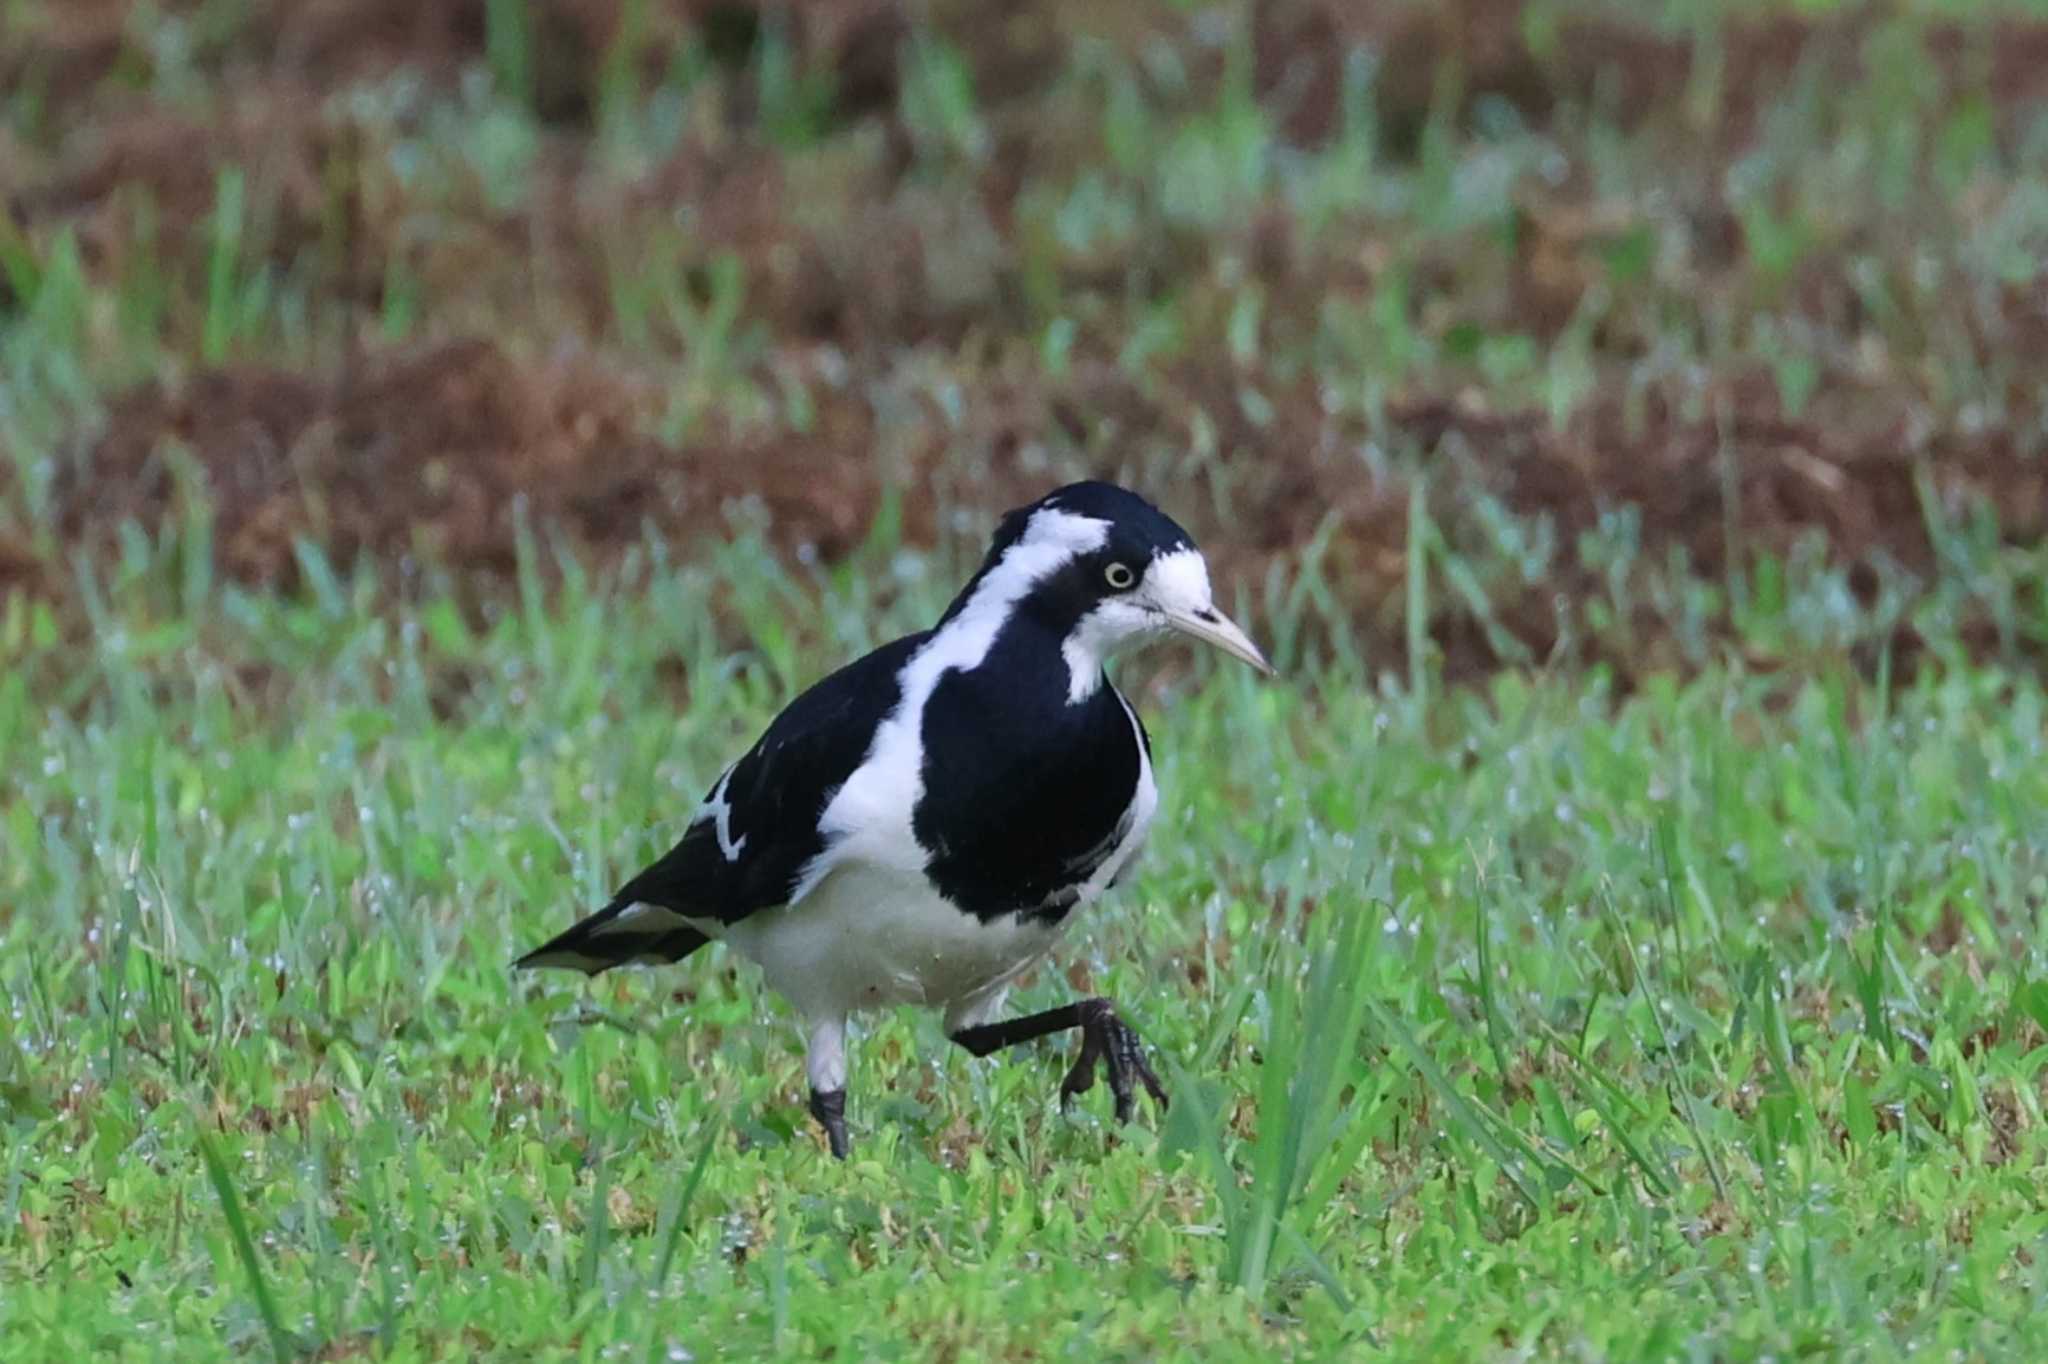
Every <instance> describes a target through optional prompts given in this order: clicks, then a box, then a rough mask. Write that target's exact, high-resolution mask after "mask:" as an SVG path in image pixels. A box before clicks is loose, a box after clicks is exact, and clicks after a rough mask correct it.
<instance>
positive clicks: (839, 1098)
mask: <svg viewBox="0 0 2048 1364" xmlns="http://www.w3.org/2000/svg"><path fill="white" fill-rule="evenodd" d="M811 1116H812V1117H814V1118H816V1119H817V1120H818V1125H819V1126H821V1127H823V1128H824V1129H825V1140H826V1141H828V1142H830V1143H831V1145H832V1155H833V1157H834V1158H835V1159H838V1160H845V1159H846V1152H847V1145H846V1091H845V1090H843V1089H814V1090H812V1091H811Z"/></svg>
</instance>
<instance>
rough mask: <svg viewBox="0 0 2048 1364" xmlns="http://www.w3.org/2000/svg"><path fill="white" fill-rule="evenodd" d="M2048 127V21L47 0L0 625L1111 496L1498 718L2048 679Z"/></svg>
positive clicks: (2, 55)
mask: <svg viewBox="0 0 2048 1364" xmlns="http://www.w3.org/2000/svg"><path fill="white" fill-rule="evenodd" d="M2044 95H2048V20H2043V19H2041V18H2038V17H2032V16H2030V15H2029V14H2028V13H2027V11H2026V7H2024V6H2018V5H2014V6H1981V7H1978V6H1964V5H1959V4H1941V3H1926V4H1898V5H1884V6H1859V5H1849V4H1831V3H1827V2H1826V0H1785V2H1784V3H1773V2H1772V0H1662V2H1661V3H1651V4H1613V5H1605V4H1591V3H1578V4H1567V3H1560V2H1559V0H1529V2H1528V3H1514V2H1513V0H1458V2H1457V3H1443V4H1423V3H1402V2H1400V0H1387V2H1385V3H1367V0H1273V3H1267V4H1258V5H1245V4H1230V3H1222V4H1191V3H1172V2H1170V0H1157V2H1152V0H1091V2H1089V3H1077V2H1072V0H1044V2H1043V3H1031V4H1015V5H999V6H991V5H987V4H981V3H970V2H969V0H813V2H812V3H803V4H797V3H784V4H776V3H766V2H765V0H289V2H288V0H189V2H188V0H164V2H163V3H116V2H113V0H6V3H4V4H0V450H4V454H0V588H5V589H7V590H9V591H14V590H24V591H26V592H27V593H28V594H29V595H30V596H31V597H32V598H48V599H53V600H62V599H64V598H66V597H67V596H68V595H70V594H72V593H73V592H74V591H75V590H76V584H75V579H76V564H77V562H78V556H79V554H80V552H81V551H83V552H85V553H86V554H87V555H88V556H90V557H94V558H95V559H96V560H97V561H100V562H106V563H111V564H115V565H119V564H121V563H124V562H125V563H128V564H129V565H130V567H131V568H132V569H134V570H135V571H145V569H144V568H143V567H141V566H142V565H145V564H146V563H147V562H148V561H149V555H148V554H147V553H144V552H143V551H142V550H140V549H138V548H137V545H138V544H140V543H141V542H142V541H148V542H149V543H151V544H155V543H158V542H159V539H160V537H162V536H164V535H167V534H176V533H178V528H179V527H189V526H191V525H193V524H195V522H196V521H200V520H203V521H204V522H205V527H206V533H207V535H208V537H209V538H208V542H207V543H208V548H207V552H208V553H209V554H211V555H212V556H213V558H214V559H215V560H216V561H217V564H218V566H219V570H220V571H221V572H222V573H223V574H225V575H227V576H229V577H231V578H233V579H237V580H240V581H242V582H245V583H275V584H279V585H282V586H286V587H291V586H293V585H294V584H295V583H296V581H297V580H298V578H299V577H300V575H301V573H302V571H303V564H302V557H301V555H300V553H298V552H297V551H295V548H294V546H295V544H297V543H299V542H300V541H302V540H303V541H305V542H308V543H311V544H313V545H316V546H318V547H320V548H321V549H322V550H323V551H324V553H325V554H326V555H327V556H329V557H330V558H331V559H332V560H333V561H334V562H335V563H337V564H339V565H342V566H343V567H344V568H346V567H347V566H350V565H354V564H357V563H359V562H363V561H365V560H367V562H370V563H372V564H382V565H386V566H388V567H389V569H390V570H391V573H390V575H387V578H386V581H387V583H394V584H403V583H404V582H406V581H409V580H410V579H411V578H412V577H414V576H416V575H420V574H426V575H429V576H431V577H435V578H436V580H437V581H441V582H446V581H448V580H450V579H452V580H455V581H459V582H461V583H464V584H471V583H476V584H482V585H485V586H486V587H487V586H488V584H489V583H490V582H491V581H492V580H493V579H494V578H496V577H498V576H501V575H503V574H505V573H507V572H508V571H509V570H510V568H511V566H512V562H513V553H512V544H513V533H512V532H513V524H514V521H515V519H516V517H517V515H519V514H525V515H528V516H530V517H531V518H532V521H533V522H534V523H535V524H536V525H544V526H547V527H552V528H553V529H554V530H555V531H556V532H558V533H559V534H560V535H562V536H563V537H564V538H565V540H566V541H567V542H568V543H570V544H571V545H573V546H575V547H576V548H577V549H578V550H579V551H580V552H581V554H582V555H584V556H585V561H586V562H589V563H593V564H596V565H599V566H602V565H605V564H609V563H613V562H616V560H617V557H618V555H619V554H620V553H621V552H622V551H623V550H624V549H625V547H627V546H629V545H633V544H636V543H641V542H643V541H645V540H646V539H647V538H648V537H649V536H650V535H651V536H653V537H657V538H658V539H659V540H661V541H662V542H664V543H666V544H667V545H669V546H670V547H671V548H672V549H673V550H674V551H675V552H676V553H678V554H681V555H688V554H690V553H691V552H692V547H693V546H697V545H699V544H700V543H701V542H702V541H703V538H704V537H716V538H721V539H722V538H724V537H726V536H728V535H730V534H731V533H732V532H733V529H734V527H735V525H736V524H744V525H751V526H754V527H757V528H759V529H760V530H761V531H762V532H763V533H764V534H765V535H766V537H767V542H768V543H770V544H772V545H773V546H774V547H775V548H776V549H777V550H779V551H781V552H783V553H785V554H787V555H791V556H795V557H797V558H799V559H804V560H812V559H820V560H824V561H833V560H837V559H839V558H840V557H841V556H844V555H846V554H848V553H849V552H850V551H852V550H853V549H854V548H855V547H856V546H858V545H861V544H863V543H866V542H867V541H868V540H869V537H870V536H871V533H874V532H875V528H876V527H877V525H878V523H879V525H880V526H881V527H882V528H883V533H885V534H886V535H887V536H888V537H892V538H894V539H899V540H900V541H901V542H903V543H907V544H913V545H921V544H931V543H936V542H941V541H944V540H946V539H947V538H948V537H949V536H960V537H966V536H970V535H972V534H975V533H978V530H979V528H981V527H983V526H985V525H986V524H987V521H988V518H989V517H990V516H992V515H993V514H994V513H995V512H996V511H999V510H1000V509H1002V508H1003V507H1006V506H1008V505H1012V504H1015V503H1017V502H1020V501H1022V500H1025V499H1028V498H1030V497H1033V496H1035V495H1037V494H1038V493H1039V492H1041V491H1043V490H1044V489H1045V488H1046V487H1048V486H1050V485H1051V484H1053V483H1054V482H1056V481H1059V480H1062V479H1065V478H1069V477H1073V476H1078V475H1084V474H1087V475H1098V476H1108V477H1117V478H1122V479H1126V480H1128V481H1130V482H1132V483H1133V484H1135V485H1136V486H1138V487H1139V488H1141V489H1143V490H1145V491H1147V492H1149V493H1152V494H1154V495H1155V496H1157V497H1160V498H1162V499H1163V500H1165V501H1167V502H1168V503H1169V504H1170V505H1171V506H1172V507H1173V508H1174V509H1175V510H1176V511H1177V512H1178V513H1179V514H1180V515H1181V517H1182V519H1183V520H1186V521H1187V522H1189V524H1190V525H1192V526H1194V527H1196V528H1197V529H1198V533H1200V534H1201V535H1202V537H1203V539H1204V541H1205V543H1206V545H1207V546H1208V548H1209V549H1210V551H1211V553H1212V556H1213V557H1215V558H1216V559H1218V560H1219V561H1220V564H1219V568H1220V571H1221V572H1222V573H1223V574H1224V575H1225V576H1227V577H1228V578H1229V579H1230V580H1231V581H1234V582H1239V583H1245V584H1250V585H1251V590H1252V592H1253V594H1254V595H1255V596H1257V595H1259V594H1261V593H1263V594H1265V595H1266V596H1268V597H1270V596H1271V595H1272V593H1274V592H1277V591H1281V590H1283V589H1282V588H1281V587H1280V586H1277V584H1279V583H1280V582H1281V580H1282V578H1284V577H1285V576H1286V575H1287V574H1288V573H1290V572H1291V569H1290V568H1289V567H1288V566H1289V565H1292V564H1297V563H1299V562H1301V558H1302V556H1304V555H1306V556H1308V557H1309V560H1310V561H1311V562H1312V563H1313V565H1314V566H1315V568H1316V572H1315V573H1314V574H1313V575H1311V576H1312V577H1313V578H1314V579H1315V580H1316V582H1317V583H1318V585H1319V586H1318V591H1319V592H1325V591H1326V594H1327V597H1328V600H1327V601H1325V602H1324V603H1322V604H1323V605H1324V606H1325V607H1327V608H1328V611H1329V612H1330V613H1333V614H1334V616H1336V617H1341V618H1343V619H1345V620H1346V621H1347V622H1348V624H1349V625H1350V626H1352V627H1355V628H1356V629H1357V630H1358V631H1359V632H1360V636H1361V638H1362V639H1363V640H1365V641H1366V642H1367V644H1368V645H1369V646H1371V647H1378V648H1382V649H1392V650H1397V651H1398V650H1406V651H1408V652H1409V653H1410V655H1411V661H1412V657H1413V656H1414V654H1415V651H1417V650H1421V651H1422V652H1424V653H1426V654H1427V655H1428V656H1429V661H1430V662H1431V663H1432V664H1434V665H1438V666H1441V667H1442V668H1443V669H1444V670H1445V671H1446V672H1447V673H1448V674H1450V675H1452V676H1457V675H1461V674H1471V673H1477V672H1483V671H1485V670H1489V669H1492V668H1496V667H1498V666H1500V665H1503V664H1528V663H1541V662H1544V661H1549V660H1559V659H1562V660H1565V661H1569V662H1594V663H1602V664H1605V665H1608V666H1610V667H1612V668H1615V669H1617V670H1619V671H1620V672H1622V673H1624V674H1626V675H1634V674H1636V673H1639V672H1641V671H1643V670H1646V669H1651V670H1654V669H1662V668H1671V667H1678V668H1689V667H1693V666H1698V665H1700V664H1702V663H1703V662H1705V661H1707V660H1708V659H1709V658H1710V656H1712V655H1713V654H1714V653H1715V652H1716V651H1717V650H1721V649H1724V648H1727V647H1734V648H1736V649H1738V650H1740V651H1741V652H1743V653H1745V654H1746V655H1748V656H1750V657H1751V658H1753V659H1758V660H1763V661H1767V662H1772V663H1784V664H1790V665H1799V664H1802V663H1804V662H1807V661H1810V660H1811V656H1812V655H1814V654H1816V653H1824V654H1835V655H1839V654H1840V653H1841V652H1842V651H1843V650H1849V651H1852V652H1857V653H1858V654H1859V657H1863V658H1865V660H1866V661H1868V659H1869V658H1871V657H1875V656H1877V655H1878V654H1880V653H1883V652H1885V651H1890V652H1891V653H1892V654H1893V655H1894V656H1900V655H1910V654H1913V653H1916V652H1918V651H1921V650H1923V649H1925V648H1927V647H1930V646H1929V644H1928V642H1927V641H1928V639H1929V638H1930V637H1937V636H1938V641H1937V642H1938V646H1939V647H1940V648H1943V649H1950V648H1953V649H1960V650H1966V651H1973V652H1984V651H1989V652H1994V653H2001V654H2003V653H2012V652H2015V651H2022V650H2026V649H2029V648H2030V647H2032V646H2034V645H2037V644H2038V643H2039V641H2040V639H2041V637H2042V630H2043V625H2044V622H2043V620H2042V619H2041V612H2040V609H2039V602H2038V600H2037V598H2036V597H2035V595H2034V592H2033V587H2034V584H2035V582H2036V580H2037V579H2038V577H2039V570H2038V568H2037V567H2033V566H2031V565H2032V560H2031V558H2030V557H2029V556H2027V555H2026V554H2025V553H2024V552H2023V550H2024V547H2026V546H2029V545H2030V544H2031V543H2032V542H2033V541H2034V540H2035V538H2036V537H2037V536H2038V534H2039V531H2040V528H2041V524H2042V519H2043V516H2044V514H2048V513H2044V508H2048V502H2044V486H2043V479H2042V472H2041V465H2040V461H2039V460H2038V458H2037V457H2036V456H2037V449H2038V447H2039V445H2040V443H2041V439H2042V430H2043V405H2042V402H2041V397H2040V384H2039V382H2038V380H2037V379H2036V375H2035V366H2037V365H2038V363H2039V357H2040V355H2041V353H2042V346H2043V343H2044V340H2048V292H2044V290H2043V288H2042V284H2041V281H2040V278H2039V267H2040V259H2041V247H2042V244H2043V241H2044V236H2048V174H2044V170H2048V117H2044V112H2048V104H2044ZM124 526H125V527H128V529H127V530H126V531H124V530H123V529H122V528H123V527H124ZM124 536H126V537H127V539H126V541H124ZM138 536H139V537H141V538H140V540H138V539H137V537H138ZM124 543H126V544H127V546H128V548H127V550H126V551H124V550H123V545H124ZM2015 546H2017V547H2020V548H2021V551H2022V552H2019V553H2015V552H2012V550H2013V547H2015ZM124 556H125V557H124ZM1276 565H1277V566H1278V568H1276ZM116 571H118V569H117V570H116ZM1276 574H1278V575H1279V576H1275V575H1276ZM1418 576H1420V577H1422V578H1426V579H1427V581H1428V582H1430V583H1431V584H1432V586H1431V590H1430V593H1429V596H1428V599H1427V605H1428V609H1427V614H1426V618H1425V619H1422V620H1418V621H1416V622H1415V626H1416V628H1415V629H1414V630H1413V631H1411V630H1410V628H1409V626H1410V622H1409V620H1408V613H1409V612H1410V611H1411V610H1412V608H1413V607H1414V605H1415V601H1416V598H1415V595H1414V592H1413V591H1412V589H1413V588H1414V587H1415V585H1416V583H1417V580H1418ZM1793 604H1796V605H1797V607H1798V609H1792V605H1793ZM1930 612H1931V613H1933V614H1934V615H1936V616H1938V617H1939V618H1940V628H1939V629H1936V630H1930V629H1928V628H1926V627H1927V615H1928V613H1930ZM1253 614H1254V615H1257V614H1258V610H1257V607H1256V603H1254V606H1253Z"/></svg>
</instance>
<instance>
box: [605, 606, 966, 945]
mask: <svg viewBox="0 0 2048 1364" xmlns="http://www.w3.org/2000/svg"><path fill="white" fill-rule="evenodd" d="M924 638H925V637H924V636H923V635H921V634H920V635H911V636H909V637H908V638H905V639H899V640H897V641H896V642H895V643H893V644H885V645H883V646H882V647H881V648H879V649H877V650H875V651H874V652H873V653H871V654H869V655H867V656H866V657H865V658H862V659H859V660H857V661H856V662H853V663H849V664H848V665H847V666H846V667H844V668H841V669H840V670H839V671H838V672H836V673H833V674H832V675H831V676H829V677H827V678H825V679H824V680H823V681H821V682H819V683H817V684H816V685H815V686H813V687H812V688H811V689H810V690H809V691H806V692H805V693H804V694H803V695H801V696H799V697H797V699H796V700H794V701H792V702H790V703H789V706H788V708H787V709H785V710H784V711H783V712H782V714H780V715H778V716H776V717H775V722H774V723H773V724H771V725H769V726H768V729H767V731H766V732H765V733H763V734H762V735H761V737H760V738H759V739H758V740H756V741H755V743H754V746H753V747H752V748H750V749H748V750H747V752H746V755H745V756H744V757H742V758H741V759H740V760H739V761H738V762H736V763H734V764H733V765H732V766H731V767H730V768H728V769H727V770H726V772H725V773H724V775H722V776H721V777H720V778H719V779H718V781H717V783H716V784H715V785H713V787H712V788H711V792H710V794H709V795H708V796H707V797H706V799H705V807H704V809H703V810H702V811H700V812H699V814H698V816H697V818H696V819H695V820H694V821H693V822H692V823H691V825H690V827H689V828H688V829H686V830H685V831H684V832H683V836H682V838H681V840H680V841H678V842H677V844H676V845H675V847H673V848H671V849H669V850H668V852H666V853H665V854H663V855H662V857H661V858H660V859H659V860H658V861H656V862H655V863H654V864H653V865H651V866H649V867H648V868H647V869H646V870H645V871H643V872H641V873H640V874H639V875H638V876H635V877H634V878H633V879H632V880H630V881H628V882H627V883H626V884H625V885H623V886H621V887H620V888H619V893H618V894H617V895H616V896H615V897H614V898H615V899H617V900H621V901H624V902H626V903H629V904H631V903H639V904H649V905H659V906H661V907H662V908H663V909H670V910H674V911H675V912H676V913H678V914H686V915H688V916H690V917H691V918H697V919H717V920H719V921H720V922H721V923H736V922H738V921H739V920H741V919H744V918H746V917H747V916H748V915H749V914H752V913H753V912H754V911H755V910H758V909H768V908H772V907H773V906H776V905H780V904H784V903H786V902H787V901H788V899H789V894H790V892H791V891H792V890H793V889H795V887H796V883H797V880H798V878H799V877H800V876H801V875H802V873H803V870H804V868H805V867H806V866H808V865H809V864H810V862H811V859H813V858H815V857H816V856H817V855H818V854H819V853H821V852H823V851H824V850H825V840H824V837H823V836H822V835H821V834H820V833H819V832H818V818H819V816H821V815H822V814H824V812H825V806H826V804H827V803H829V802H830V801H831V799H832V796H833V794H834V793H835V792H837V791H838V790H839V788H840V787H841V786H843V785H845V783H846V779H847V778H848V777H849V776H851V775H852V774H853V770H854V768H856V767H858V766H860V763H861V759H863V758H865V757H866V756H867V753H868V748H869V746H870V745H871V744H872V743H873V742H874V737H875V731H876V729H878V728H879V727H880V726H881V723H882V721H883V720H884V719H885V718H887V716H888V714H889V712H890V711H891V710H893V709H894V708H895V706H896V703H897V702H898V701H899V700H900V699H902V685H901V683H900V681H899V680H898V679H899V677H900V675H901V673H902V671H903V665H904V663H905V662H906V661H908V659H909V657H910V655H911V654H912V653H913V652H914V651H915V650H916V648H917V646H918V645H919V644H921V643H923V642H924Z"/></svg>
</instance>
